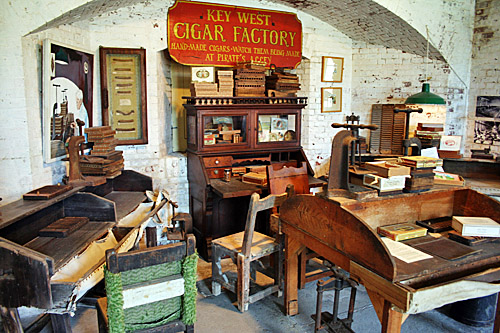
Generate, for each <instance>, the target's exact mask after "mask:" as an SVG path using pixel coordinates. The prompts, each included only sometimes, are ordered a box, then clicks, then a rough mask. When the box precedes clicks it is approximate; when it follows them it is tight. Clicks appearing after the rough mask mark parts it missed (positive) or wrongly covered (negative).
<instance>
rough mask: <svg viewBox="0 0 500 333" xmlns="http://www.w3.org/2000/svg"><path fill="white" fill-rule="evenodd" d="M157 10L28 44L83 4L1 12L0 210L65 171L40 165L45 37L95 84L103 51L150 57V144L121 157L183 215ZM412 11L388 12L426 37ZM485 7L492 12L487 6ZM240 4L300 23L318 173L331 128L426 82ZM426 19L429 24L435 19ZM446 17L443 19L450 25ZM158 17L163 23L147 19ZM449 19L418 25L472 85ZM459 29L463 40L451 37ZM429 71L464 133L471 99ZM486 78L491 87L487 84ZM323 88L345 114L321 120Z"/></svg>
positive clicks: (181, 165) (388, 60)
mask: <svg viewBox="0 0 500 333" xmlns="http://www.w3.org/2000/svg"><path fill="white" fill-rule="evenodd" d="M467 1H468V0H457V1H455V3H456V5H452V4H451V3H452V2H450V1H440V2H442V3H443V4H441V5H439V6H441V7H440V8H438V9H436V12H439V13H449V14H450V15H451V14H454V15H456V17H462V16H463V22H466V23H467V22H468V21H467V17H466V16H467V13H465V14H462V12H463V9H464V7H465V6H467ZM153 2H154V1H153ZM153 2H144V3H140V4H136V5H134V6H133V8H121V9H118V10H114V11H112V12H110V13H107V14H105V15H99V16H94V17H93V18H92V19H90V20H85V21H82V22H80V23H76V24H73V25H63V26H60V27H58V28H53V29H49V30H46V31H44V32H42V33H37V34H33V35H28V36H26V35H27V34H28V33H29V32H30V31H32V30H34V29H36V28H38V27H40V26H42V25H44V24H45V23H46V22H49V21H51V20H52V19H54V18H56V17H58V16H60V15H61V14H63V13H66V12H68V11H69V10H72V9H74V8H76V7H78V6H80V5H82V4H85V3H86V1H83V0H67V1H64V2H62V3H61V2H58V3H56V2H46V1H42V0H16V1H15V2H9V3H8V4H5V6H3V8H2V11H1V12H0V37H2V38H0V54H1V58H0V61H1V62H0V66H1V67H0V151H1V156H2V158H1V159H0V170H1V171H0V197H2V198H3V201H2V202H0V204H2V205H3V204H5V203H8V202H10V201H13V200H15V199H18V198H20V196H21V194H22V193H25V192H27V191H29V190H32V189H33V188H36V187H39V186H43V185H47V184H49V183H52V184H55V183H57V182H59V181H60V180H61V179H62V176H63V175H64V174H65V172H66V171H65V170H66V163H64V162H55V163H50V164H45V163H44V162H43V158H42V142H41V128H42V124H41V116H40V115H41V94H42V87H41V70H40V66H41V61H42V59H41V53H40V50H41V44H42V40H43V39H44V38H50V39H52V40H54V41H56V42H57V41H59V42H63V43H64V44H68V45H74V46H75V47H78V48H81V49H85V50H89V51H91V52H93V53H94V54H96V61H95V69H94V70H95V71H94V77H95V78H96V79H97V78H98V77H99V75H98V72H97V69H98V65H99V62H98V59H97V58H98V56H97V54H98V48H99V46H100V45H103V46H108V47H131V48H133V47H145V48H146V50H147V59H146V64H147V87H148V96H147V99H148V125H149V126H148V128H149V143H148V144H147V145H140V146H126V147H123V148H120V149H123V150H124V156H125V163H126V167H127V168H130V169H134V170H136V171H138V172H141V173H144V174H147V175H150V176H152V177H153V178H154V186H155V188H166V189H167V190H169V191H170V192H171V194H172V196H173V199H174V200H177V201H179V204H180V206H181V207H183V208H186V207H187V205H188V204H187V188H188V184H187V176H186V161H185V157H184V156H183V155H179V154H178V155H169V154H168V150H169V147H168V138H167V137H166V136H167V131H166V130H165V127H166V126H169V125H170V124H168V117H167V114H166V113H167V112H168V110H169V107H170V105H169V102H168V98H169V97H170V95H169V94H170V91H169V85H170V78H169V77H168V76H169V71H168V64H167V63H166V62H165V59H164V58H163V56H162V53H161V52H162V50H163V49H165V48H166V27H165V26H166V16H167V10H168V7H169V6H170V5H171V4H172V3H173V1H167V2H165V3H162V4H160V6H152V3H153ZM213 2H220V3H233V4H234V2H231V1H216V0H214V1H213ZM378 2H379V3H382V2H383V3H386V5H387V7H389V5H390V1H389V0H378ZM417 2H418V1H416V0H408V1H406V2H397V6H396V8H391V9H392V10H393V11H394V12H395V13H401V14H402V15H403V14H404V15H406V16H407V17H408V21H412V24H414V25H415V26H417V25H418V30H419V31H421V32H422V29H423V28H425V27H423V26H422V22H420V21H418V18H417V17H414V16H411V15H412V14H411V13H413V11H412V8H415V7H418V4H417ZM486 2H487V3H489V1H486ZM432 3H434V2H432ZM481 3H483V2H481ZM491 3H494V1H491ZM238 5H240V6H249V7H265V8H269V9H278V10H284V11H291V12H296V13H298V15H299V18H300V19H301V21H302V23H303V36H304V40H303V54H304V57H305V59H304V61H303V62H302V64H301V65H300V66H299V68H297V73H298V74H299V76H300V80H301V84H302V91H301V94H302V95H306V96H308V97H309V104H308V106H307V108H306V109H305V110H304V112H303V119H302V120H303V129H302V138H303V146H304V148H305V152H306V154H307V156H308V158H309V159H310V161H311V164H312V165H313V167H315V169H316V170H318V169H320V165H322V164H323V162H324V161H325V160H326V159H328V157H329V154H330V149H331V140H332V138H333V136H334V135H335V133H336V132H337V131H338V130H334V129H332V128H331V127H330V124H331V123H332V122H344V120H345V116H346V115H348V114H350V113H351V112H354V113H356V114H359V115H361V117H362V122H368V120H369V110H370V107H371V104H373V103H385V102H390V103H394V102H397V101H401V100H403V99H404V98H405V97H407V96H408V95H410V94H412V93H414V92H416V91H418V90H419V89H420V84H419V83H418V78H419V77H420V76H421V75H423V68H422V59H421V58H420V57H415V56H411V55H409V54H403V53H402V52H399V51H395V50H387V49H384V48H380V47H374V46H366V45H355V46H354V47H352V42H351V40H350V39H349V38H347V37H345V36H344V35H342V34H341V33H339V32H338V31H336V30H335V29H333V28H332V27H331V26H329V25H326V24H324V23H323V22H321V21H319V20H317V19H315V18H313V17H311V16H309V15H306V14H303V13H301V12H299V11H298V10H295V9H290V8H287V7H283V6H278V7H276V6H275V5H274V3H273V2H272V1H250V0H248V1H244V2H239V3H238ZM469 5H470V4H469ZM433 6H434V5H433ZM443 6H444V7H443ZM497 7H498V6H497V5H496V6H495V9H494V10H493V12H496V13H497V9H496V8H497ZM158 8H159V9H158ZM75 14H76V13H75ZM154 15H157V16H154ZM429 15H430V16H431V13H430V14H429ZM450 15H448V16H447V17H452V16H450ZM490 15H491V16H490V17H489V18H488V19H485V20H489V19H492V21H491V29H498V27H495V26H498V23H496V24H495V23H494V20H493V17H494V16H493V14H490ZM495 15H497V14H495ZM159 16H160V17H162V18H161V19H152V18H151V17H159ZM447 17H444V19H440V20H430V19H429V20H423V21H426V22H427V24H430V25H431V26H430V28H431V29H432V31H433V35H432V36H431V37H432V38H433V39H436V40H437V37H439V36H445V38H442V39H439V40H438V41H439V43H438V44H440V45H436V46H438V47H442V48H443V49H444V50H445V51H446V52H445V53H444V55H445V56H449V57H451V56H452V57H453V59H452V60H453V62H452V63H453V64H456V63H458V64H459V65H458V66H455V65H454V66H455V67H456V68H455V70H456V71H457V72H458V73H459V74H460V75H461V76H462V79H463V80H464V81H465V82H468V78H467V77H465V78H464V76H466V75H464V74H463V72H465V73H468V65H467V64H468V61H469V59H470V57H469V55H468V54H467V52H454V51H457V50H459V51H462V50H463V49H464V47H462V46H461V45H462V44H464V45H465V44H466V43H467V40H468V37H470V36H468V35H467V34H466V33H462V31H463V29H466V28H457V26H458V25H459V23H460V24H462V25H463V22H459V23H457V22H455V23H452V22H451V21H453V20H451V19H447ZM496 17H498V16H496ZM488 22H489V21H488ZM460 29H462V30H460ZM455 30H456V31H459V32H460V33H456V31H455ZM494 31H497V30H494ZM464 36H465V37H464ZM469 39H470V38H469ZM441 42H442V43H441ZM448 42H450V43H448ZM448 44H449V45H448ZM494 44H497V45H498V43H497V42H495V40H493V42H492V43H489V44H488V43H484V45H482V47H481V57H480V58H478V60H477V61H476V62H475V64H476V66H475V68H473V71H475V72H474V73H475V75H476V76H477V77H478V79H477V81H476V83H477V84H476V85H474V86H473V87H471V91H472V89H476V90H481V92H478V93H477V94H485V93H488V94H497V93H498V87H497V84H498V72H497V71H495V70H496V69H498V62H495V61H496V60H494V57H495V54H498V46H496V48H495V47H492V45H494ZM458 46H460V48H458ZM487 47H489V48H487ZM483 51H484V53H483ZM478 55H479V53H478ZM322 56H335V57H343V58H344V76H343V82H342V83H338V84H337V83H335V84H330V83H325V82H321V57H322ZM480 64H484V65H480ZM481 66H482V67H481ZM429 67H430V69H429V72H430V73H431V75H432V76H433V78H432V80H431V81H430V82H431V89H432V90H433V91H434V92H436V93H438V94H441V95H443V94H444V95H446V96H447V97H448V99H447V100H448V102H449V105H447V116H449V119H450V121H449V122H448V124H447V126H448V131H449V132H450V133H456V134H461V133H462V131H463V127H462V126H463V125H462V124H461V123H460V122H461V121H462V122H463V120H464V119H465V118H466V117H467V116H466V111H467V103H466V101H464V93H467V91H465V92H464V87H463V86H462V85H461V82H460V81H459V80H457V79H456V78H455V76H454V75H453V74H450V68H446V66H444V65H443V64H442V63H438V62H433V64H432V66H429ZM395 76H397V78H396V77H395ZM486 76H487V77H488V78H489V77H492V79H491V80H490V79H487V80H486V81H485V80H484V77H486ZM481 82H486V84H485V85H484V86H481ZM94 87H95V91H94V92H95V97H96V98H95V99H94V115H93V116H94V120H95V121H94V124H95V125H99V124H100V119H101V114H100V92H99V90H100V89H98V87H99V83H98V82H97V81H96V82H95V84H94ZM321 87H342V89H343V99H342V100H343V102H342V112H339V113H321V103H320V98H321ZM477 94H475V95H477ZM471 95H473V94H472V93H471ZM471 98H472V97H471ZM468 105H469V106H468V108H469V114H470V109H471V108H473V107H474V106H473V103H472V102H471V99H469V101H468Z"/></svg>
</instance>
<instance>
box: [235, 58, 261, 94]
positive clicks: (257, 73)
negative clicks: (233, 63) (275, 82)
mask: <svg viewBox="0 0 500 333" xmlns="http://www.w3.org/2000/svg"><path fill="white" fill-rule="evenodd" d="M235 72H236V75H235V76H234V78H235V89H234V94H235V96H238V97H265V94H266V68H265V67H264V65H263V64H255V63H242V64H240V65H239V68H237V69H236V71H235Z"/></svg>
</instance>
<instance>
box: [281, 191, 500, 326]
mask: <svg viewBox="0 0 500 333" xmlns="http://www.w3.org/2000/svg"><path fill="white" fill-rule="evenodd" d="M453 215H462V216H487V217H491V218H493V219H495V220H497V221H500V203H499V202H498V201H496V200H494V199H491V198H490V197H488V196H486V195H483V194H481V193H479V192H476V191H473V190H470V189H467V188H450V189H441V190H432V191H428V192H422V193H411V194H405V195H400V196H393V197H385V198H377V199H371V200H367V201H363V202H361V201H356V200H351V199H341V198H326V197H324V196H323V197H322V196H311V195H297V196H294V197H291V198H290V199H288V200H287V201H286V202H285V203H284V204H283V205H282V206H281V209H280V219H281V223H282V230H283V233H284V234H285V310H286V313H287V315H294V314H297V312H298V298H297V266H298V258H297V254H298V253H299V252H300V251H301V250H302V249H303V248H304V247H305V246H306V244H307V247H308V248H310V249H311V250H313V251H314V252H316V253H318V254H319V255H321V256H323V257H324V258H326V259H327V260H329V261H331V262H332V263H334V264H335V265H337V266H340V267H341V268H343V269H344V270H346V271H348V272H349V273H350V275H351V277H352V278H353V279H355V280H357V281H358V282H359V283H361V284H363V285H364V286H365V288H366V290H367V292H368V295H369V296H370V299H371V301H372V303H373V306H374V308H375V311H376V312H377V315H378V317H379V319H380V322H381V323H382V331H383V332H399V331H400V329H401V325H402V323H403V321H404V319H406V317H407V316H408V315H409V314H414V313H419V312H424V311H427V310H431V309H434V308H437V307H440V306H443V305H445V304H449V303H453V302H456V301H460V300H464V299H470V298H476V297H482V296H487V295H491V294H494V293H497V292H499V291H500V286H499V285H498V284H495V283H494V282H496V281H498V280H499V278H500V248H499V246H498V244H492V243H487V244H484V245H479V246H478V247H477V249H479V250H480V251H478V252H476V253H474V254H472V255H469V256H466V257H463V258H460V259H457V260H446V259H443V258H440V257H438V256H433V257H432V259H426V260H422V261H417V262H414V263H406V262H404V261H402V260H399V259H397V258H395V257H393V256H392V255H391V254H390V253H389V250H388V249H387V247H386V246H385V244H384V243H383V242H382V240H381V238H380V237H379V236H378V235H377V233H376V229H377V227H378V226H381V225H389V224H395V223H402V222H415V221H417V220H427V219H433V218H439V217H446V216H453ZM428 237H430V236H428ZM499 320H500V316H499V315H498V310H497V316H496V321H495V331H498V329H499V327H500V321H499Z"/></svg>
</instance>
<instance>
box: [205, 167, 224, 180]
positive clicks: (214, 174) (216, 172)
mask: <svg viewBox="0 0 500 333" xmlns="http://www.w3.org/2000/svg"><path fill="white" fill-rule="evenodd" d="M224 169H227V168H212V169H207V174H208V178H210V179H215V178H222V177H224Z"/></svg>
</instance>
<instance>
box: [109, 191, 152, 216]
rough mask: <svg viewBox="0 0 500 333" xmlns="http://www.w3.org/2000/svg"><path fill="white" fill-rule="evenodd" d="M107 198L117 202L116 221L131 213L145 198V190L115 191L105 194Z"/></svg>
mask: <svg viewBox="0 0 500 333" xmlns="http://www.w3.org/2000/svg"><path fill="white" fill-rule="evenodd" d="M105 198H106V199H108V200H111V201H113V202H114V203H115V207H116V221H120V220H121V219H122V218H124V217H125V216H127V215H128V214H130V213H131V212H132V211H134V209H136V208H137V206H139V204H141V203H142V202H143V201H144V200H145V199H146V195H145V192H127V191H113V192H111V193H109V194H107V195H106V196H105Z"/></svg>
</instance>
